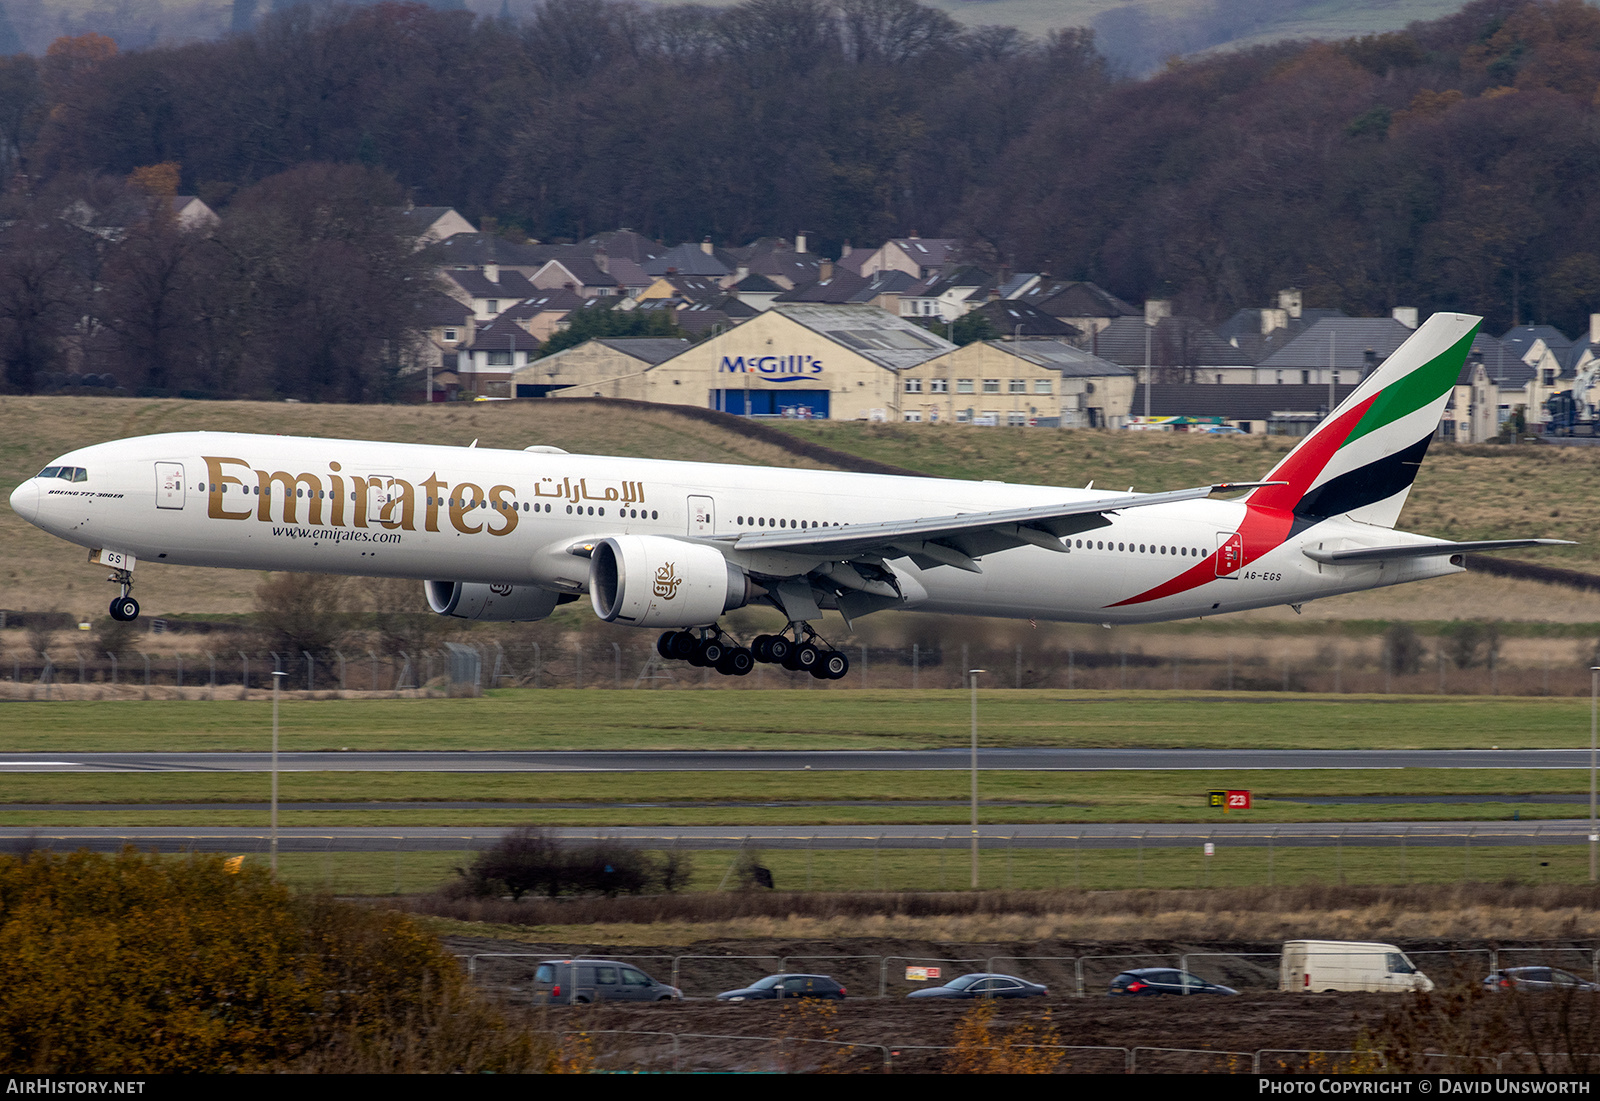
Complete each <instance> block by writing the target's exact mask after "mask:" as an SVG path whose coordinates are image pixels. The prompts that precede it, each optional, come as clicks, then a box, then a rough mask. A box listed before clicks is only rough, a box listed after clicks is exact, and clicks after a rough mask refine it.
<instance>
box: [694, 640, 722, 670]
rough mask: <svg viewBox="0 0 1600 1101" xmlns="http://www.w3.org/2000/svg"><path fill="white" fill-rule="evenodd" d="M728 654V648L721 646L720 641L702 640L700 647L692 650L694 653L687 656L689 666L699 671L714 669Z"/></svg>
mask: <svg viewBox="0 0 1600 1101" xmlns="http://www.w3.org/2000/svg"><path fill="white" fill-rule="evenodd" d="M727 652H728V647H726V646H724V645H723V644H722V640H721V639H717V638H707V639H702V640H701V642H700V645H698V646H696V647H695V648H694V653H692V654H690V655H689V664H690V665H694V666H697V667H699V668H701V669H707V668H715V667H716V665H717V663H718V662H720V661H721V660H722V656H723V655H724V654H726V653H727Z"/></svg>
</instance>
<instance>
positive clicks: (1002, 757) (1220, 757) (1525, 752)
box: [0, 748, 1589, 773]
mask: <svg viewBox="0 0 1600 1101" xmlns="http://www.w3.org/2000/svg"><path fill="white" fill-rule="evenodd" d="M968 753H969V751H968V750H965V749H918V750H870V749H867V750H795V751H773V750H750V751H744V750H732V751H702V750H573V751H555V752H539V751H526V752H524V751H498V750H479V751H475V752H454V751H447V752H428V751H409V752H374V753H368V752H346V753H340V752H324V753H280V754H279V755H278V767H279V769H280V770H281V771H283V772H788V771H803V770H808V769H809V770H811V771H817V772H838V771H886V772H901V771H906V772H916V771H923V772H930V771H931V772H938V771H960V770H964V769H966V768H967V767H968V765H969V755H968ZM978 764H979V767H980V768H986V769H1016V770H1022V771H1050V770H1062V771H1084V772H1102V771H1116V770H1123V769H1171V770H1196V771H1215V770H1219V769H1328V768H1340V769H1368V768H1532V769H1545V768H1552V769H1554V768H1588V767H1589V751H1588V750H1587V749H1431V750H1429V749H1420V750H1407V749H1072V748H1059V749H1058V748H1019V749H982V750H979V752H978ZM270 767H271V755H270V754H267V753H137V752H135V753H0V773H4V772H266V771H268V770H269V769H270Z"/></svg>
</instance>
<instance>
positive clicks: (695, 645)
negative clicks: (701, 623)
mask: <svg viewBox="0 0 1600 1101" xmlns="http://www.w3.org/2000/svg"><path fill="white" fill-rule="evenodd" d="M792 629H793V630H794V633H795V636H796V637H795V638H792V639H791V638H788V637H787V636H785V635H757V636H756V637H755V639H754V640H753V641H752V642H751V643H750V646H749V647H748V648H746V647H743V646H740V645H738V644H737V643H735V642H734V641H733V640H731V639H729V638H728V637H727V636H726V635H724V634H723V633H722V631H721V630H720V629H718V628H711V629H705V630H701V631H667V632H666V633H665V634H663V635H662V636H661V637H660V638H658V639H657V640H656V653H658V654H660V655H661V656H662V657H664V658H666V659H668V660H670V661H687V662H688V663H689V664H690V665H694V666H698V667H700V668H702V669H715V670H716V671H717V672H719V673H721V674H723V675H724V676H730V677H742V676H746V675H747V674H748V673H749V672H750V670H752V669H754V668H755V663H756V662H758V661H759V662H763V663H765V664H767V665H781V666H783V667H784V668H785V669H788V670H791V671H792V672H796V673H810V674H811V675H812V676H813V677H816V678H817V679H818V680H839V679H840V678H841V677H843V676H844V675H845V674H846V673H848V672H850V659H849V658H847V657H845V656H844V655H843V654H842V653H840V652H839V651H838V650H835V649H833V648H832V647H831V646H827V645H826V644H824V645H821V646H819V645H818V644H817V643H816V641H815V639H816V637H817V636H816V633H815V632H814V631H812V630H811V629H810V628H792ZM801 636H803V637H801Z"/></svg>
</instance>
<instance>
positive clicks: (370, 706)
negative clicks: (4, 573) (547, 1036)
mask: <svg viewBox="0 0 1600 1101" xmlns="http://www.w3.org/2000/svg"><path fill="white" fill-rule="evenodd" d="M1588 706H1589V705H1588V701H1587V700H1586V699H1575V698H1561V697H1549V698H1539V697H1504V696H1500V697H1485V696H1383V695H1378V696H1356V695H1340V696H1322V695H1311V694H1305V693H1298V694H1297V693H1288V694H1279V693H1269V692H1259V693H1247V694H1246V693H1235V694H1228V693H1220V692H1183V693H1168V692H1134V691H1129V692H1086V691H1082V692H1071V693H1068V692H1054V691H1027V690H1023V691H1016V690H1007V689H988V690H984V691H981V692H980V693H979V705H978V722H979V733H980V741H981V743H982V744H983V745H986V746H1096V747H1150V748H1162V747H1216V748H1279V749H1331V748H1349V749H1358V748H1362V747H1369V746H1383V747H1384V748H1388V749H1488V748H1491V747H1493V746H1500V747H1502V748H1508V749H1509V748H1534V747H1537V748H1562V747H1577V746H1584V745H1587V744H1588V738H1589V714H1588ZM0 708H5V709H6V710H5V711H4V714H6V715H7V716H8V718H9V721H8V722H7V723H6V725H5V728H4V730H3V732H0V752H5V751H9V752H58V753H66V752H90V751H218V750H230V751H250V750H256V751H260V750H265V749H267V748H268V747H269V740H270V734H271V704H270V703H269V702H267V701H264V700H247V701H241V700H211V701H199V700H174V701H160V700H148V701H82V702H80V701H52V702H45V701H34V702H16V703H11V704H0ZM970 721H971V720H970V713H969V697H968V694H967V693H965V692H962V691H959V690H940V689H929V690H926V691H919V692H915V693H912V692H905V691H870V690H869V691H833V692H806V691H795V690H769V691H739V692H657V693H654V694H651V695H650V696H648V697H644V696H641V695H640V694H639V693H635V692H615V691H608V692H600V691H594V692H573V691H527V690H512V689H505V690H500V691H495V692H490V693H487V694H485V695H484V696H482V697H480V698H476V699H433V700H417V699H393V700H387V699H363V700H326V699H324V700H311V699H292V700H287V701H285V702H283V703H282V705H281V709H280V732H281V734H280V736H281V745H282V749H284V750H285V751H293V750H340V749H350V750H428V749H433V750H557V749H561V750H569V749H658V750H659V749H685V750H687V749H919V748H932V747H950V746H962V745H966V744H967V742H968V739H969V737H970V735H969V730H970V725H969V724H970Z"/></svg>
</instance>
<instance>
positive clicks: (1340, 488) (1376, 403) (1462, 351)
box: [1249, 313, 1483, 528]
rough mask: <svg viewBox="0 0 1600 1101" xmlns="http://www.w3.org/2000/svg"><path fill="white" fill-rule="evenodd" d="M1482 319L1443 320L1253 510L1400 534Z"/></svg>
mask: <svg viewBox="0 0 1600 1101" xmlns="http://www.w3.org/2000/svg"><path fill="white" fill-rule="evenodd" d="M1482 320H1483V319H1482V318H1480V317H1473V316H1471V315H1468V314H1456V313H1436V314H1434V315H1433V316H1432V317H1430V318H1428V320H1427V321H1426V322H1424V323H1423V324H1422V326H1421V327H1420V328H1418V329H1417V331H1416V332H1415V333H1413V334H1412V335H1411V337H1410V338H1409V339H1407V340H1406V342H1405V343H1404V344H1402V345H1400V347H1398V348H1396V349H1395V351H1394V354H1393V355H1391V356H1390V357H1389V358H1388V359H1386V360H1384V362H1383V364H1382V365H1381V366H1380V367H1378V369H1377V370H1375V371H1373V372H1372V374H1370V375H1368V376H1367V378H1366V379H1365V380H1364V381H1363V382H1362V383H1361V385H1360V386H1358V387H1356V389H1355V390H1354V392H1352V393H1351V394H1350V396H1349V397H1347V398H1345V400H1344V401H1343V402H1341V403H1340V404H1339V407H1338V408H1337V409H1335V410H1334V411H1333V414H1332V415H1331V416H1329V417H1328V418H1327V419H1326V420H1324V421H1323V422H1322V423H1321V424H1319V425H1317V427H1316V428H1315V429H1313V430H1312V432H1311V434H1310V435H1309V436H1307V437H1306V438H1305V439H1303V440H1301V441H1300V443H1299V444H1298V445H1296V446H1295V448H1294V449H1293V450H1292V451H1290V452H1289V454H1287V455H1285V456H1284V457H1283V461H1281V462H1280V463H1278V465H1277V466H1275V467H1273V468H1272V472H1271V473H1270V474H1268V475H1267V476H1266V477H1265V478H1263V479H1262V481H1282V482H1285V483H1287V484H1286V485H1281V486H1264V487H1262V488H1261V489H1258V490H1256V491H1255V492H1253V493H1252V494H1251V495H1250V497H1249V501H1250V503H1251V504H1253V505H1259V506H1264V507H1267V508H1279V509H1283V510H1285V511H1289V512H1293V513H1294V514H1295V517H1296V519H1297V520H1299V521H1302V522H1315V521H1317V520H1321V519H1325V518H1327V517H1330V516H1340V515H1348V516H1350V517H1351V518H1352V519H1354V520H1360V521H1362V522H1364V523H1369V524H1376V525H1378V526H1381V527H1387V528H1392V527H1394V525H1395V523H1396V521H1398V520H1399V518H1400V509H1401V508H1402V507H1403V506H1404V505H1405V502H1406V496H1407V495H1408V494H1409V493H1410V492H1411V483H1412V482H1413V481H1414V480H1415V479H1416V476H1417V469H1418V467H1420V466H1421V465H1422V459H1423V456H1424V455H1426V454H1427V452H1428V442H1429V441H1430V440H1432V439H1433V433H1434V431H1435V429H1437V428H1438V426H1439V417H1440V415H1441V414H1442V413H1443V412H1444V407H1445V404H1446V402H1447V401H1448V400H1449V396H1450V390H1451V387H1453V386H1454V385H1455V383H1456V380H1457V378H1459V377H1460V375H1461V369H1462V367H1463V366H1464V365H1465V363H1466V361H1467V353H1469V352H1470V351H1471V350H1472V338H1473V336H1474V335H1475V334H1476V333H1477V330H1478V325H1479V324H1480V323H1481V322H1482Z"/></svg>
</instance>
